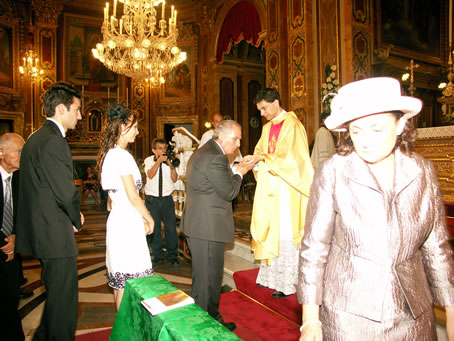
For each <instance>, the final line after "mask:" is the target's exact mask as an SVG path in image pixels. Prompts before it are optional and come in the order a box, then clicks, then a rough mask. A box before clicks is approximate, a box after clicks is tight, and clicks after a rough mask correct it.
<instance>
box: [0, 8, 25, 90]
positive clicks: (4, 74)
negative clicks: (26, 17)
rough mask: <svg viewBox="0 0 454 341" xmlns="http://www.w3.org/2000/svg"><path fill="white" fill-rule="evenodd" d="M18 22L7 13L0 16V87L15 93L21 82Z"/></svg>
mask: <svg viewBox="0 0 454 341" xmlns="http://www.w3.org/2000/svg"><path fill="white" fill-rule="evenodd" d="M18 32H19V29H18V23H17V20H16V19H14V18H10V17H9V16H7V15H4V16H2V17H0V89H1V91H2V92H3V93H15V92H17V90H18V86H19V85H18V83H19V76H20V73H19V65H20V64H19V35H18Z"/></svg>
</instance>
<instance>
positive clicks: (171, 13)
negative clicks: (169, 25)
mask: <svg viewBox="0 0 454 341" xmlns="http://www.w3.org/2000/svg"><path fill="white" fill-rule="evenodd" d="M174 10H175V9H174V6H173V5H172V9H171V11H170V18H171V19H172V21H173V11H174Z"/></svg>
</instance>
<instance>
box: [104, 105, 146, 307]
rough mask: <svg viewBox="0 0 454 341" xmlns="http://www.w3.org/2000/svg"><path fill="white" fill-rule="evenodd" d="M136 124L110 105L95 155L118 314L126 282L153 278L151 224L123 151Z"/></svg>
mask: <svg viewBox="0 0 454 341" xmlns="http://www.w3.org/2000/svg"><path fill="white" fill-rule="evenodd" d="M137 123H138V122H137V117H136V116H135V115H133V114H131V112H130V111H129V110H128V109H127V108H125V107H124V106H122V105H119V104H114V105H112V106H111V107H110V109H109V111H108V113H107V126H106V128H105V130H104V132H103V137H102V144H101V148H100V151H99V155H98V168H99V169H101V184H102V188H103V189H104V190H105V191H107V192H108V194H109V198H110V199H111V202H112V210H111V212H110V215H109V218H108V220H107V232H106V267H107V280H108V284H109V286H110V287H112V288H113V291H114V298H115V304H116V306H117V310H118V308H119V307H120V302H121V298H122V297H123V291H124V287H125V282H126V281H127V280H128V279H131V278H139V277H144V276H151V275H152V274H153V269H152V264H151V258H150V253H149V250H148V245H147V240H146V235H147V234H151V233H153V229H154V221H153V218H152V217H151V215H150V212H149V211H148V210H147V208H146V207H145V204H144V202H143V200H142V198H141V197H140V196H139V190H140V188H141V187H142V177H141V175H140V171H139V168H138V167H137V164H136V162H135V160H134V158H133V156H132V155H131V154H130V153H129V152H128V151H127V150H126V148H127V146H128V144H129V143H133V142H134V140H135V138H136V136H137V135H138V133H139V132H138V129H137Z"/></svg>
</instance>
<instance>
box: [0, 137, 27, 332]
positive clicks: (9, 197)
mask: <svg viewBox="0 0 454 341" xmlns="http://www.w3.org/2000/svg"><path fill="white" fill-rule="evenodd" d="M23 146H24V139H23V138H22V137H21V136H19V135H17V134H13V133H5V134H3V135H2V136H0V179H1V181H2V184H3V186H2V187H0V188H1V190H2V196H1V199H2V202H3V205H2V206H1V211H0V212H1V217H0V218H1V221H2V228H1V231H0V245H1V247H0V250H1V254H0V301H1V302H2V303H1V304H0V307H1V308H0V314H1V316H2V318H1V319H0V330H1V331H0V335H1V336H2V338H4V340H24V337H25V336H24V332H23V331H22V324H21V318H20V316H19V312H18V310H17V308H18V306H19V293H20V281H21V279H22V274H21V268H20V264H19V260H18V259H17V258H15V257H14V245H15V238H16V235H15V230H16V226H15V221H16V213H17V199H18V197H19V195H18V191H19V161H20V155H21V151H22V147H23Z"/></svg>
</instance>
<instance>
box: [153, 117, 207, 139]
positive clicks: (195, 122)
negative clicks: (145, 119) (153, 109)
mask: <svg viewBox="0 0 454 341" xmlns="http://www.w3.org/2000/svg"><path fill="white" fill-rule="evenodd" d="M166 123H171V124H175V125H178V124H179V123H191V124H192V135H194V136H198V134H199V117H198V116H196V115H187V116H158V117H156V133H157V135H156V136H158V137H164V124H166Z"/></svg>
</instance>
